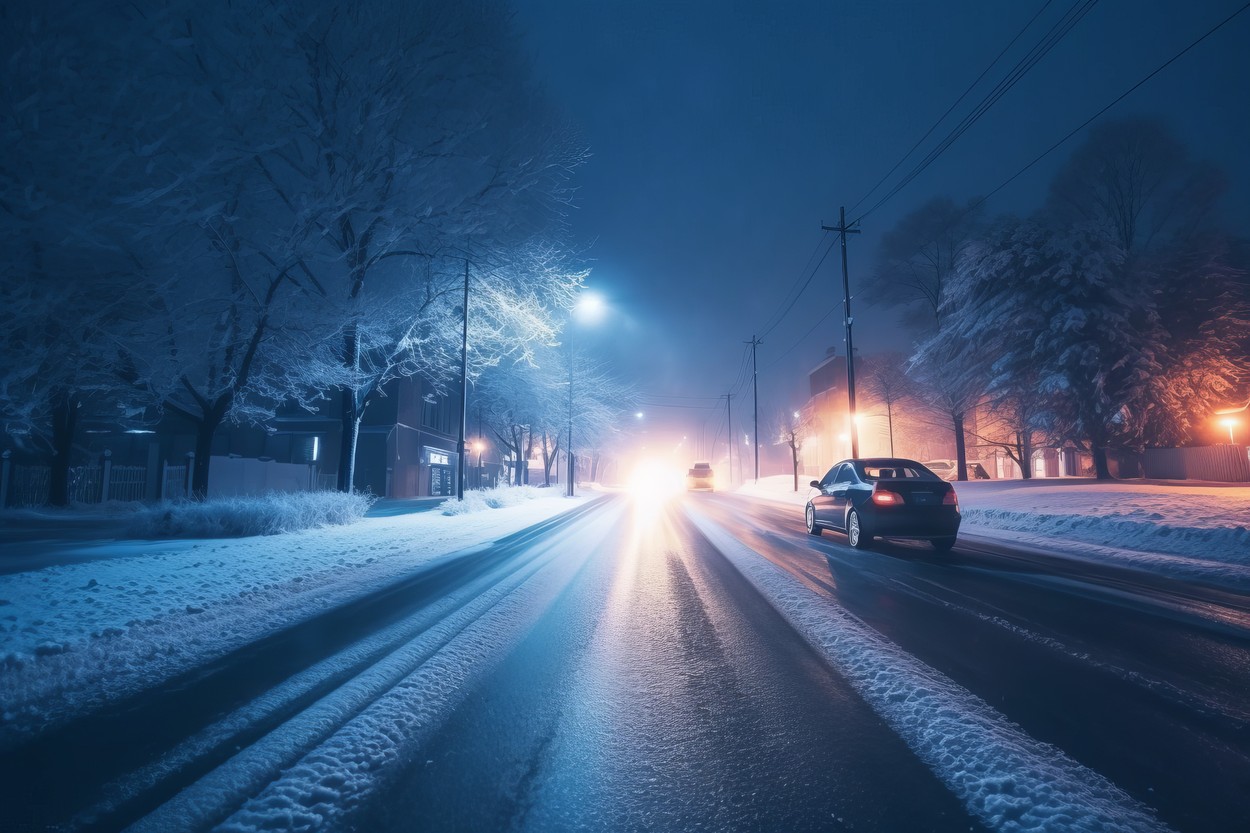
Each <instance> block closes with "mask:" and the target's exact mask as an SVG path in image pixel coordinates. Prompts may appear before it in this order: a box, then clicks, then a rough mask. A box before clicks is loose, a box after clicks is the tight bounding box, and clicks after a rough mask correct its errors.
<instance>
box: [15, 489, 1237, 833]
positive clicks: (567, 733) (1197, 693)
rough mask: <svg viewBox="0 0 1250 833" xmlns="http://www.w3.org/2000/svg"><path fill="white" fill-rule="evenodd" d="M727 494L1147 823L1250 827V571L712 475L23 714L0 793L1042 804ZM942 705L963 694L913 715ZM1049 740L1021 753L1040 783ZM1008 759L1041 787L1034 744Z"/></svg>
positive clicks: (563, 811)
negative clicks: (1145, 566) (808, 521)
mask: <svg viewBox="0 0 1250 833" xmlns="http://www.w3.org/2000/svg"><path fill="white" fill-rule="evenodd" d="M692 519H697V520H698V523H695V522H694V520H692ZM709 522H710V523H711V524H713V525H714V526H715V527H717V528H718V529H719V530H721V531H722V532H723V533H727V537H726V538H724V539H723V540H724V541H730V542H732V543H733V547H735V548H737V550H741V551H743V552H747V551H750V555H749V558H751V559H753V560H754V561H753V563H755V564H765V563H766V562H770V563H771V564H772V565H775V567H777V568H779V570H780V571H781V573H780V574H779V575H782V577H783V578H784V579H785V580H786V581H793V582H794V583H795V586H796V587H798V588H799V590H798V591H796V593H797V595H799V596H802V597H804V598H805V599H810V600H814V603H815V604H816V605H824V606H826V608H825V610H826V612H831V613H836V615H837V616H840V617H844V618H846V620H847V621H850V622H853V623H854V627H855V628H856V629H858V630H857V633H858V634H859V635H858V636H856V637H855V638H858V639H861V640H862V639H867V640H869V641H873V642H874V644H876V643H879V644H880V645H882V646H885V648H886V649H888V650H889V651H893V652H895V653H897V654H898V655H899V656H902V657H904V658H905V659H906V661H907V662H908V663H912V665H913V666H914V667H915V668H919V669H921V671H920V672H919V673H920V676H921V680H922V687H924V686H928V685H929V683H932V687H936V688H941V687H942V686H947V687H948V688H953V689H957V690H958V691H960V692H965V693H966V695H967V700H968V702H975V703H978V704H981V705H979V706H977V708H980V709H982V710H985V711H989V712H992V716H993V719H995V720H999V721H1000V722H1001V723H1002V724H1003V725H1007V726H1009V727H1011V731H1013V732H1018V733H1020V734H1021V735H1022V736H1026V737H1027V738H1028V739H1029V742H1030V743H1034V742H1038V748H1041V749H1043V750H1044V751H1045V754H1046V755H1047V756H1053V757H1058V758H1062V759H1064V760H1070V761H1072V762H1073V764H1072V765H1073V766H1074V767H1077V769H1078V771H1080V772H1087V773H1089V777H1090V778H1091V779H1093V780H1105V781H1106V782H1109V784H1110V785H1111V788H1112V789H1113V790H1114V791H1115V792H1116V795H1122V796H1123V801H1124V802H1125V803H1126V805H1129V804H1131V805H1132V806H1134V807H1139V808H1145V809H1144V812H1146V813H1147V814H1148V815H1149V817H1150V819H1151V820H1152V821H1151V823H1152V825H1153V826H1154V828H1155V829H1169V828H1170V829H1173V830H1178V831H1221V832H1222V831H1230V830H1242V829H1246V827H1245V825H1246V821H1247V819H1250V699H1248V698H1247V696H1246V692H1248V691H1250V599H1247V598H1246V597H1244V596H1238V595H1236V594H1230V593H1227V592H1225V591H1221V590H1219V589H1218V588H1212V587H1204V586H1200V585H1192V584H1184V583H1178V582H1176V581H1173V580H1163V579H1157V578H1152V577H1149V576H1145V575H1142V574H1140V573H1137V572H1134V571H1130V570H1122V569H1118V568H1113V567H1107V566H1097V565H1089V564H1085V563H1082V562H1079V561H1073V560H1069V559H1064V558H1062V557H1058V556H1056V555H1055V554H1053V553H1048V552H1046V551H1043V550H1036V549H1022V548H1013V547H1004V546H1002V545H998V544H994V543H993V542H987V541H976V540H974V539H971V538H967V539H963V540H961V542H960V544H959V545H958V546H957V547H956V549H955V551H954V552H953V553H950V554H947V555H943V556H937V555H936V554H935V553H933V552H932V551H931V550H929V549H928V548H927V547H926V546H924V545H915V546H913V545H909V544H893V543H888V542H880V543H879V545H878V546H877V547H876V548H875V549H874V550H873V551H871V552H860V551H856V550H852V549H851V548H850V547H849V546H848V545H847V544H846V542H845V538H844V537H843V536H841V535H838V534H836V533H826V534H825V535H824V536H822V537H819V538H816V537H812V536H809V535H807V534H806V533H805V532H804V530H803V527H802V518H801V515H800V513H799V512H798V511H797V510H796V509H794V508H792V507H785V506H780V505H773V504H767V503H757V502H752V501H749V500H744V499H739V498H734V497H732V496H726V495H719V494H717V495H710V494H707V495H705V494H697V495H686V496H682V497H681V498H680V499H678V500H675V501H673V502H670V503H668V504H661V503H635V502H633V501H630V500H628V499H627V498H625V497H624V496H621V497H616V498H608V499H605V500H601V501H598V502H595V503H592V504H590V505H587V506H583V507H581V508H579V509H578V510H575V511H574V512H572V513H570V514H568V515H567V516H565V517H561V518H557V519H553V520H551V521H548V522H544V523H542V524H539V525H536V526H535V527H533V528H531V529H529V530H525V531H523V532H521V533H518V534H516V535H513V536H509V537H508V538H506V539H504V540H501V541H499V542H497V543H496V544H495V545H494V546H491V547H485V548H481V549H478V550H475V551H473V552H469V553H465V554H461V555H458V556H454V557H448V558H446V559H443V560H441V561H439V562H436V563H433V564H431V565H429V566H428V567H426V568H423V569H421V570H420V571H418V572H416V573H414V574H411V575H408V576H404V577H401V578H398V579H397V581H396V582H395V584H394V585H393V586H391V587H390V588H387V589H385V590H383V591H380V592H376V593H371V594H368V595H366V596H363V597H361V598H359V599H358V600H357V601H355V602H353V603H352V604H350V605H347V606H344V607H338V608H332V609H328V610H326V611H325V612H324V613H322V614H320V615H318V616H316V617H314V618H313V619H310V620H308V621H305V622H301V623H297V624H294V625H292V626H290V627H289V628H287V629H285V630H280V631H278V632H275V633H273V634H272V635H271V636H270V637H269V638H267V639H265V640H262V641H261V642H258V643H255V644H253V645H250V646H248V647H247V648H246V649H243V650H240V651H237V652H235V653H234V654H231V655H229V656H225V657H221V658H220V659H219V660H218V661H216V662H214V663H213V664H212V665H211V666H209V667H205V668H202V669H197V670H196V671H195V672H193V673H189V674H185V675H183V676H181V677H179V678H178V679H176V680H172V681H169V683H167V684H165V685H162V686H160V687H159V688H157V689H154V690H151V691H147V692H144V693H142V694H140V695H136V696H134V697H132V698H129V699H127V700H125V701H123V702H113V703H110V704H109V705H108V706H106V707H103V708H101V709H100V710H99V711H97V712H95V713H93V714H90V715H87V716H85V717H83V718H81V719H78V720H75V721H73V722H71V723H68V724H65V725H61V726H58V727H57V728H56V729H55V730H53V731H50V732H48V733H45V734H44V735H41V736H38V737H34V738H25V739H21V740H20V742H19V743H17V744H16V745H10V746H8V747H6V748H3V749H0V783H3V784H4V786H5V789H6V793H7V794H8V795H10V796H21V799H20V800H19V801H13V800H11V799H9V800H6V802H5V811H4V814H3V816H0V820H3V822H4V827H5V829H6V830H15V831H16V830H45V829H49V828H54V829H64V830H117V829H124V828H127V827H128V826H130V825H134V828H133V829H135V830H138V831H142V830H175V829H176V830H208V829H213V828H214V827H216V826H218V825H221V824H223V823H224V824H226V825H227V827H228V829H232V830H249V829H265V828H266V827H267V826H270V827H272V826H277V827H279V828H281V827H283V825H284V824H285V826H286V827H290V828H300V829H353V830H359V831H375V830H376V831H398V830H466V831H476V830H518V831H521V830H534V831H540V830H541V831H562V830H624V831H633V830H638V831H644V830H645V831H684V830H717V831H754V830H761V831H764V830H786V831H790V830H795V831H797V830H856V831H863V830H882V831H888V830H905V831H928V830H934V831H940V830H961V831H966V830H983V829H987V828H992V829H1019V828H1018V827H1013V824H1015V817H1014V816H1013V815H1012V812H1013V811H1012V807H1011V805H1010V802H1008V803H1007V804H1003V803H1002V802H999V804H998V805H994V806H999V807H1000V809H999V810H995V811H994V814H992V815H991V814H987V812H986V811H985V807H986V806H987V805H985V804H984V803H982V804H981V805H977V806H973V804H974V802H970V801H969V800H968V799H967V797H966V795H963V794H961V793H960V791H959V789H956V788H955V786H953V785H957V783H958V782H959V781H960V779H963V778H965V776H966V777H967V778H973V777H974V776H976V777H980V778H982V780H985V779H986V778H988V777H989V776H986V775H985V773H972V772H968V773H962V772H961V773H956V775H955V776H954V777H953V778H952V775H951V772H950V766H949V765H946V766H945V770H944V769H943V767H944V763H943V762H944V761H947V760H948V759H949V756H947V755H945V753H944V752H943V750H942V748H941V743H940V740H941V739H939V742H938V744H937V749H936V751H934V750H933V749H928V750H926V749H924V748H922V747H923V744H918V743H917V742H916V740H915V737H914V736H912V737H908V733H907V731H904V730H903V729H905V728H906V727H902V728H900V725H899V724H898V723H897V721H894V722H892V718H889V717H887V716H885V715H883V709H882V707H881V703H880V702H877V701H873V699H872V698H871V697H868V696H866V695H865V694H864V691H863V687H862V685H863V684H862V679H858V678H856V676H855V673H852V672H851V671H849V670H848V669H847V668H845V667H843V666H841V665H839V663H838V662H837V661H835V660H834V659H832V658H831V657H830V655H829V654H828V651H827V646H825V647H821V646H819V645H816V644H814V643H812V642H811V641H810V635H809V638H804V637H802V636H800V633H799V631H798V630H796V626H795V625H792V624H791V622H792V621H793V620H792V619H789V618H786V617H785V616H783V615H782V613H780V612H779V611H778V609H777V608H775V607H774V606H773V605H772V604H771V603H770V602H769V601H768V600H767V598H766V594H762V593H761V589H760V587H759V586H757V584H756V583H755V581H756V580H753V579H750V578H748V574H747V573H748V572H749V571H747V572H743V571H742V570H741V562H740V561H737V562H736V561H735V560H734V558H732V557H728V556H727V552H728V550H726V551H724V552H723V551H722V550H721V549H718V548H717V545H714V544H713V543H712V542H711V540H709V538H708V537H706V536H705V533H704V532H703V531H701V530H702V529H706V527H707V524H708V523H709ZM708 534H710V533H708ZM721 546H722V547H724V546H726V545H725V544H723V543H722V544H721ZM743 547H745V548H746V549H745V550H744V549H742V548H743ZM737 550H735V551H737ZM735 557H741V556H740V555H739V556H735ZM769 569H771V568H769ZM792 595H793V594H792ZM883 650H884V649H883ZM870 670H871V669H870ZM861 672H862V669H861V670H860V672H856V673H861ZM861 677H862V673H861ZM899 696H903V695H899ZM959 702H963V701H962V700H961V701H959ZM950 710H951V709H943V711H945V712H949V711H950ZM955 710H956V711H957V708H955ZM939 717H940V718H941V719H942V720H948V721H949V720H952V719H953V720H956V721H958V720H960V719H961V715H959V714H954V715H951V714H942V715H940V716H939V715H936V714H932V715H930V714H927V713H925V712H924V711H921V712H919V713H918V714H917V715H915V719H916V721H918V722H919V723H921V724H928V723H930V722H932V723H933V724H934V725H937V723H938V718H939ZM930 718H933V720H932V721H931V720H930ZM1028 748H1029V749H1033V748H1034V747H1031V746H1030V747H1028ZM987 755H989V759H992V758H993V757H994V753H987ZM1013 765H1018V764H1013ZM1024 769H1028V770H1030V771H1028V772H1025V771H1023V770H1024ZM1038 772H1041V773H1042V775H1041V776H1039V775H1038ZM1046 772H1047V770H1045V768H1044V767H1041V766H1039V767H1033V766H1032V765H1026V766H1025V767H1023V768H1022V771H1021V772H1019V773H1018V775H1019V779H1018V780H1019V781H1020V782H1021V783H1023V782H1024V781H1026V780H1028V779H1030V778H1031V779H1033V781H1034V782H1035V783H1036V782H1037V781H1038V780H1039V778H1040V779H1041V781H1042V787H1043V788H1046V787H1047V785H1046V784H1045V783H1044V782H1045V778H1046V777H1047V776H1046V774H1045V773H1046ZM989 780H990V781H991V782H992V783H991V784H990V786H991V788H992V790H994V791H996V792H997V793H1001V796H1002V797H1006V799H1010V798H1012V796H1013V795H1018V794H1019V793H1020V792H1021V786H1020V784H1017V783H1015V782H1016V781H1017V778H1016V777H1015V774H1013V773H1012V772H1010V771H1007V772H1006V773H1005V774H1003V773H997V774H994V775H993V777H992V778H990V779H989ZM1117 800H1119V799H1117ZM1054 818H1055V819H1058V820H1057V821H1053V822H1052V824H1051V826H1050V827H1049V828H1048V829H1065V830H1066V829H1073V828H1070V827H1064V826H1063V822H1062V819H1063V816H1055V817H1054ZM1085 829H1090V828H1088V827H1087V828H1085Z"/></svg>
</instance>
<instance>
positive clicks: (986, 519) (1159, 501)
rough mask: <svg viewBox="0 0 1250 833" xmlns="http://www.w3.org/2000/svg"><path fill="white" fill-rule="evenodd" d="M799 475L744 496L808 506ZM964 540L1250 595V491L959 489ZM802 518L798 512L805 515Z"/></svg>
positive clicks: (1191, 487)
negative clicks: (1047, 552) (1037, 550)
mask: <svg viewBox="0 0 1250 833" xmlns="http://www.w3.org/2000/svg"><path fill="white" fill-rule="evenodd" d="M805 483H806V481H804V480H803V479H802V478H800V483H799V490H798V491H797V492H795V491H794V480H793V478H792V477H790V476H785V475H783V476H779V477H765V478H761V479H760V482H759V484H758V485H754V484H753V485H748V486H744V487H742V489H741V490H740V492H741V493H744V494H750V495H752V496H754V497H758V498H762V499H766V500H772V501H778V502H781V503H786V504H790V505H793V506H796V507H801V506H803V504H805V503H806V502H807V498H808V497H809V496H810V495H811V494H813V493H814V492H813V490H811V489H809V488H808V487H807V486H806V485H805ZM955 491H956V492H957V493H958V495H959V503H960V508H961V509H962V512H963V524H962V525H961V526H960V534H961V535H968V536H976V537H980V538H991V539H996V540H1002V541H1006V542H1009V543H1017V544H1027V545H1032V546H1039V547H1045V548H1046V549H1047V550H1051V551H1059V552H1062V553H1064V554H1066V555H1069V556H1071V557H1074V558H1085V559H1089V560H1094V561H1099V562H1103V563H1115V564H1122V565H1124V566H1129V567H1135V568H1138V569H1144V570H1150V571H1153V572H1158V573H1162V574H1164V575H1170V576H1175V577H1177V578H1185V579H1189V580H1194V581H1203V582H1208V583H1212V584H1218V585H1226V586H1229V587H1233V588H1237V589H1241V590H1250V486H1245V485H1240V484H1218V483H1191V482H1175V481H1173V482H1161V481H1139V480H1120V481H1111V482H1102V483H1100V482H1098V481H1094V480H1088V479H1076V478H1073V479H1064V480H1051V479H1043V480H978V481H969V482H966V483H956V484H955ZM797 517H798V515H797V513H796V518H797Z"/></svg>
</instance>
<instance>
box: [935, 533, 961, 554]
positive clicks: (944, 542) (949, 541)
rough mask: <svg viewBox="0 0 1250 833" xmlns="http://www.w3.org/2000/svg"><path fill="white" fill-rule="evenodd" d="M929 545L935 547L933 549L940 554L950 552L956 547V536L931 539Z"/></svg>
mask: <svg viewBox="0 0 1250 833" xmlns="http://www.w3.org/2000/svg"><path fill="white" fill-rule="evenodd" d="M929 543H930V544H932V545H933V549H935V550H937V551H938V552H950V551H951V547H953V546H955V536H954V535H948V536H946V537H944V538H930V539H929Z"/></svg>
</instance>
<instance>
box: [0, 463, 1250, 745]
mask: <svg viewBox="0 0 1250 833" xmlns="http://www.w3.org/2000/svg"><path fill="white" fill-rule="evenodd" d="M792 485H793V484H792V481H791V479H790V478H789V477H776V478H765V479H764V480H762V481H761V482H760V483H759V484H758V485H756V486H751V487H745V488H743V489H742V490H741V493H742V494H744V495H747V496H751V497H755V498H757V499H768V500H772V501H780V502H783V503H787V504H791V505H793V506H795V524H796V526H797V525H798V524H800V523H801V513H800V511H799V507H801V506H802V504H803V503H804V502H805V501H806V499H807V496H808V494H809V490H808V489H807V488H806V487H800V490H799V491H798V492H797V493H796V492H794V491H793V490H792ZM957 489H958V492H959V496H960V502H961V504H962V507H963V511H964V525H963V528H962V530H961V534H965V535H968V536H970V537H973V536H979V537H985V538H996V539H1002V540H1006V541H1010V542H1015V543H1025V544H1037V545H1044V546H1045V547H1046V548H1047V549H1048V550H1058V551H1060V552H1062V553H1065V554H1066V555H1068V556H1070V557H1073V558H1085V559H1092V560H1098V561H1103V562H1114V563H1119V564H1123V565H1126V566H1131V567H1134V568H1137V569H1146V570H1151V571H1154V572H1158V573H1162V574H1165V575H1172V576H1177V577H1185V578H1188V579H1193V580H1200V581H1204V582H1208V583H1213V584H1220V585H1225V586H1229V587H1232V588H1236V589H1239V590H1243V591H1245V590H1250V532H1247V529H1248V528H1250V487H1247V486H1227V485H1217V484H1203V485H1191V484H1172V483H1143V482H1113V483H1096V482H1092V481H1086V480H1081V481H1077V480H1071V481H1053V480H1043V481H1030V482H1021V481H989V482H985V481H982V482H972V483H961V484H957ZM538 491H540V493H541V494H542V496H541V497H538V498H536V499H534V500H531V501H528V502H526V503H524V504H522V505H517V506H511V507H507V508H499V509H488V510H482V511H477V512H472V513H469V514H462V515H456V516H447V515H444V514H441V513H439V512H425V513H420V514H408V515H399V516H393V517H372V518H366V519H365V520H363V521H361V522H359V523H356V524H353V525H350V526H342V527H329V528H323V529H318V530H309V531H306V532H298V533H290V534H286V535H276V536H268V537H255V538H242V539H216V540H198V541H108V540H104V541H91V540H86V539H87V537H88V536H86V535H84V531H83V530H82V529H79V530H77V531H76V532H75V533H74V538H75V541H76V543H71V544H69V545H68V549H67V545H66V544H65V543H64V542H62V544H61V545H60V546H59V547H58V548H57V551H56V552H55V555H54V556H50V557H49V559H48V560H47V561H46V562H43V563H40V562H39V560H38V558H37V557H35V558H33V559H32V556H31V554H30V548H31V546H35V545H37V542H34V543H32V542H30V541H24V543H23V548H22V549H23V554H22V555H20V556H15V559H16V560H15V562H14V563H20V567H14V566H13V564H10V565H7V566H6V565H5V563H4V559H3V558H2V557H0V573H4V574H0V733H3V732H4V731H5V729H6V727H10V728H11V727H12V726H13V725H15V723H16V724H21V723H28V722H30V721H33V722H35V723H38V722H39V721H40V720H42V719H55V717H56V715H51V714H47V713H42V714H38V715H36V714H34V713H33V712H32V710H41V709H42V710H44V711H45V712H46V703H45V698H48V697H51V696H53V695H55V698H56V699H57V700H58V701H59V702H60V706H58V708H63V709H66V710H69V711H72V710H74V709H75V708H79V707H84V706H88V705H89V702H88V701H90V702H99V701H102V700H108V699H111V698H114V697H120V696H124V695H125V694H127V693H128V692H129V691H133V690H134V689H135V688H136V687H139V686H142V685H150V684H151V683H152V682H153V681H155V680H159V679H164V678H168V677H169V676H172V675H174V674H177V673H179V672H180V671H183V670H185V669H187V668H189V667H194V666H195V665H196V664H198V663H202V662H203V661H205V660H206V659H207V658H209V657H213V656H220V655H221V654H223V653H225V652H227V651H229V650H232V649H234V648H236V647H238V646H240V645H243V644H246V643H247V642H249V641H252V640H255V639H257V638H259V637H261V636H264V635H266V634H267V633H270V632H272V631H273V630H275V629H278V628H280V627H284V626H287V625H289V624H291V623H293V622H296V621H300V620H301V619H304V618H306V617H308V616H310V615H312V614H314V613H317V612H319V611H322V610H324V609H326V608H328V607H331V606H334V605H337V604H341V603H343V602H345V601H347V600H349V599H351V598H355V597H358V596H360V595H362V594H364V593H367V592H368V591H370V590H371V589H374V588H378V587H381V586H384V585H386V584H388V583H390V582H393V581H395V580H396V579H397V578H399V577H401V576H403V575H404V574H406V573H409V572H411V571H413V570H415V569H417V568H419V567H420V566H421V565H423V564H425V563H428V562H429V561H431V560H433V559H435V558H438V557H440V556H443V555H444V554H447V553H455V552H461V551H469V550H472V549H474V548H477V547H480V546H483V545H485V544H487V543H488V542H491V541H494V540H497V539H499V538H501V537H503V536H506V535H508V534H510V533H512V532H515V531H517V530H519V529H522V528H524V527H526V526H529V525H530V524H533V523H537V522H539V521H541V520H544V519H546V518H549V517H551V516H554V515H556V514H559V513H561V512H564V511H567V510H569V509H570V508H572V507H574V506H576V505H579V504H580V503H581V502H583V501H584V500H585V498H578V499H574V500H569V499H567V498H564V497H563V496H560V495H557V494H550V495H549V494H547V493H546V492H543V491H542V490H538ZM5 555H6V556H7V555H10V553H6V554H5ZM41 703H45V705H43V706H41V705H39V704H41Z"/></svg>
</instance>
